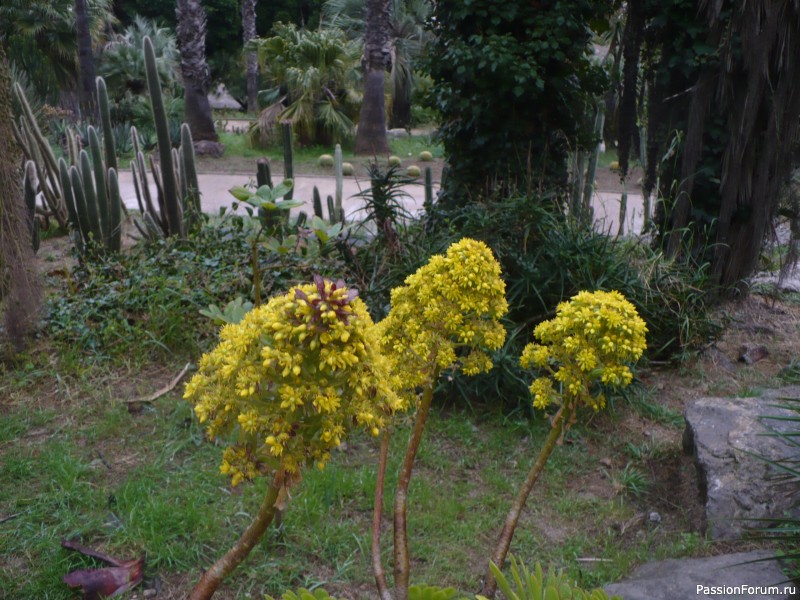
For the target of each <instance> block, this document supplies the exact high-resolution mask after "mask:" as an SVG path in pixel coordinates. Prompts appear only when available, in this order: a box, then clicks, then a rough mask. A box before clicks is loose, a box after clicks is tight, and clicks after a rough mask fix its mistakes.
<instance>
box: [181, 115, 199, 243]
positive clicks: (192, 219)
mask: <svg viewBox="0 0 800 600" xmlns="http://www.w3.org/2000/svg"><path fill="white" fill-rule="evenodd" d="M181 159H182V166H183V177H184V183H185V186H186V195H185V196H184V197H183V206H184V210H183V212H184V215H186V220H187V223H186V228H187V229H188V230H190V231H191V230H192V229H194V228H195V227H196V226H197V225H199V223H200V213H201V211H202V207H201V204H200V184H199V182H198V180H197V166H196V164H195V155H194V142H193V140H192V132H191V130H190V129H189V126H188V125H187V124H186V123H184V124H183V125H181Z"/></svg>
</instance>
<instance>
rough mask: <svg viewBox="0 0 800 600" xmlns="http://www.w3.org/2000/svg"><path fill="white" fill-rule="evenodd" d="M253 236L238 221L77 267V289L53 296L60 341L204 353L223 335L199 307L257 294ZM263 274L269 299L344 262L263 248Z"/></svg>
mask: <svg viewBox="0 0 800 600" xmlns="http://www.w3.org/2000/svg"><path fill="white" fill-rule="evenodd" d="M250 235H251V231H250V230H249V228H247V227H245V226H244V223H243V221H242V220H241V219H234V220H232V221H226V222H225V223H224V224H223V225H222V226H206V227H204V228H203V229H202V230H201V231H200V232H199V233H198V234H197V235H196V236H193V237H190V238H189V239H186V240H177V239H165V240H160V241H158V242H154V243H148V244H138V245H136V246H134V247H133V248H132V249H131V250H130V251H129V252H127V253H123V254H122V255H120V256H114V257H106V258H103V259H98V260H95V261H86V262H85V263H83V264H82V265H80V266H79V267H77V268H76V269H75V270H74V271H73V273H72V275H71V278H72V282H71V286H70V287H71V291H70V292H69V293H66V292H65V293H64V294H63V295H61V296H56V297H53V298H51V300H50V307H49V316H48V321H49V329H50V331H51V333H52V335H53V337H54V338H55V339H56V340H57V341H60V342H63V343H65V344H70V345H71V346H73V347H79V348H83V349H85V350H86V351H87V352H89V353H91V354H94V355H97V356H101V357H109V356H110V357H112V358H113V357H123V356H125V357H128V358H132V359H134V360H135V359H137V358H141V359H143V360H146V359H148V358H152V357H153V356H155V357H160V356H166V355H170V354H173V353H176V352H177V353H187V354H191V355H196V354H197V353H198V352H199V351H201V350H203V349H205V348H207V347H208V345H209V343H210V342H213V341H214V340H215V337H216V335H215V334H216V325H215V324H214V323H213V322H212V320H210V319H208V318H207V317H205V316H202V315H201V314H200V313H199V312H198V311H200V310H201V309H206V308H207V307H208V306H209V305H210V304H221V305H225V304H226V303H227V302H228V301H230V300H232V299H233V298H235V297H237V296H243V297H245V298H252V276H253V270H252V263H251V259H250V257H251V243H250V239H249V238H250ZM259 272H260V276H261V290H262V297H268V296H270V295H272V294H274V293H277V292H280V291H285V290H286V289H288V288H289V287H290V286H291V285H293V284H298V283H301V282H307V281H310V280H311V278H312V276H313V275H314V274H315V273H317V274H321V275H329V276H335V277H339V276H341V273H342V266H341V264H340V263H339V262H338V261H337V259H336V258H335V257H333V258H322V257H315V258H313V259H306V258H304V257H300V256H298V255H297V254H293V253H289V254H278V253H272V252H265V251H262V252H261V253H260V260H259Z"/></svg>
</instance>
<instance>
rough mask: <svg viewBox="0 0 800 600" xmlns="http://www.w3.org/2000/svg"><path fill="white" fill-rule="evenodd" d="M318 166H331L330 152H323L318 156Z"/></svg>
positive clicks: (331, 157)
mask: <svg viewBox="0 0 800 600" xmlns="http://www.w3.org/2000/svg"><path fill="white" fill-rule="evenodd" d="M319 166H320V167H332V166H333V156H331V155H330V154H323V155H321V156H320V157H319Z"/></svg>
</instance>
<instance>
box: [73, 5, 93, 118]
mask: <svg viewBox="0 0 800 600" xmlns="http://www.w3.org/2000/svg"><path fill="white" fill-rule="evenodd" d="M75 29H76V30H77V35H78V67H79V68H80V75H81V77H80V88H79V94H80V105H81V113H82V115H83V117H84V118H89V119H90V120H96V117H97V103H96V102H95V87H94V79H95V74H94V57H93V56H92V34H91V31H90V30H89V6H88V3H87V0H75Z"/></svg>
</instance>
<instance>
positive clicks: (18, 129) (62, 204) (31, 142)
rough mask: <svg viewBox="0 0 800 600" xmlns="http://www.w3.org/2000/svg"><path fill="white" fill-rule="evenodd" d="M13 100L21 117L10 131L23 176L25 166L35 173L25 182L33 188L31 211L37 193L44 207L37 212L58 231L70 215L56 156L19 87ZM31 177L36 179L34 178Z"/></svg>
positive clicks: (16, 88) (15, 89) (15, 86)
mask: <svg viewBox="0 0 800 600" xmlns="http://www.w3.org/2000/svg"><path fill="white" fill-rule="evenodd" d="M14 96H15V97H16V99H17V101H18V102H19V105H20V106H21V107H22V115H21V116H20V117H19V121H18V122H17V123H14V122H12V129H13V132H14V138H15V139H16V141H17V143H18V144H19V147H20V148H21V149H22V153H23V156H24V157H25V161H26V166H25V170H26V172H27V171H28V168H29V167H28V165H32V167H30V168H31V169H33V171H34V172H33V173H31V177H29V178H28V181H29V183H30V184H31V185H33V186H34V211H35V210H36V205H35V198H36V196H37V195H38V193H41V195H42V198H43V199H44V206H43V207H41V208H40V209H39V210H40V212H41V213H43V214H44V216H45V217H46V218H49V217H52V218H53V219H55V220H56V222H57V223H58V225H59V227H63V228H66V227H67V223H68V220H69V215H68V213H67V204H66V201H65V199H64V193H63V190H62V189H61V182H60V180H59V175H58V161H57V160H56V155H55V153H54V152H53V149H52V148H51V147H50V142H49V141H48V140H47V138H46V137H45V135H44V134H43V133H42V130H41V129H40V128H39V124H38V123H37V122H36V117H35V116H34V114H33V110H32V109H31V106H30V104H29V103H28V99H27V98H26V97H25V93H24V92H23V91H22V87H21V86H20V85H19V84H18V83H17V84H15V85H14ZM34 173H35V177H33V174H34ZM36 188H38V191H37V190H36Z"/></svg>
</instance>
